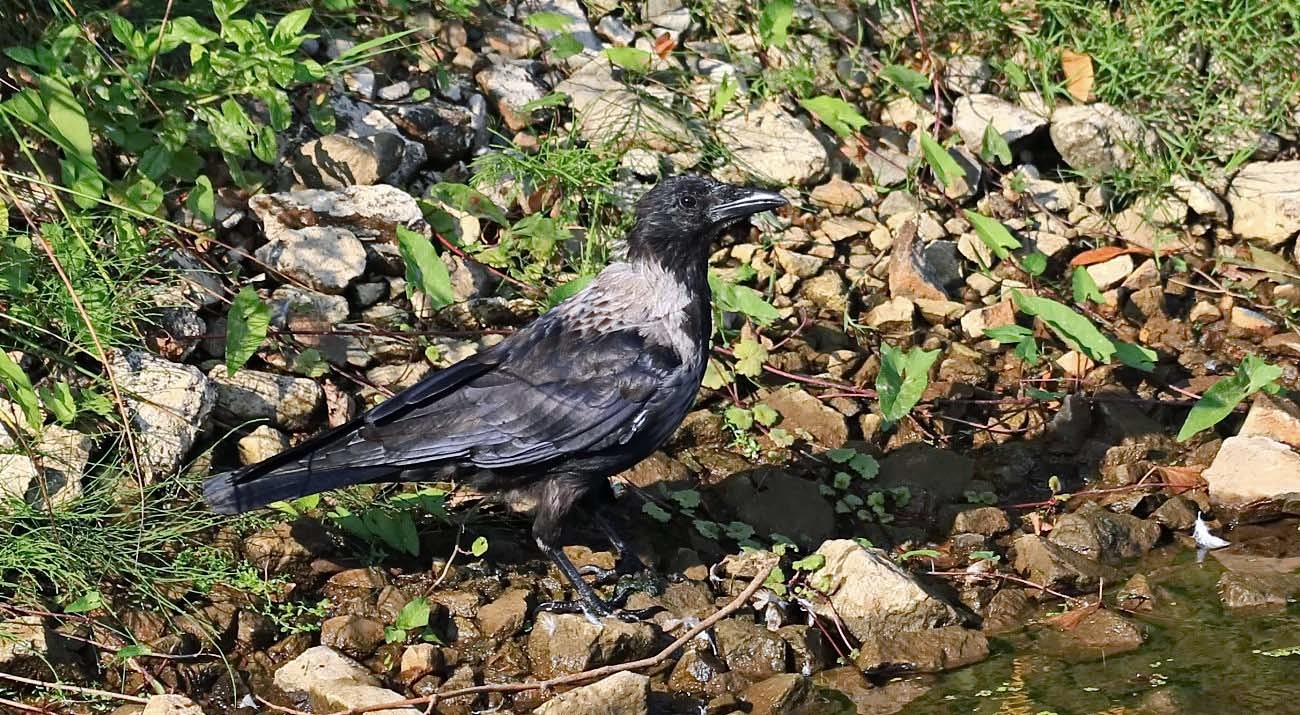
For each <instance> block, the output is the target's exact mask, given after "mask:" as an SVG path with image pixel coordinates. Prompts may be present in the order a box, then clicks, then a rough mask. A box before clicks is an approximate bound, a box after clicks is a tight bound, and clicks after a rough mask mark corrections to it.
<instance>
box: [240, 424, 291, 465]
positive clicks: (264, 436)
mask: <svg viewBox="0 0 1300 715" xmlns="http://www.w3.org/2000/svg"><path fill="white" fill-rule="evenodd" d="M288 448H289V437H288V436H287V435H285V433H283V432H281V431H280V430H278V429H276V428H274V427H272V426H270V425H258V426H257V428H255V429H254V430H253V431H252V432H249V433H248V434H246V435H244V436H243V437H240V438H239V463H240V464H257V463H258V462H260V461H262V460H264V459H269V458H271V457H274V456H275V455H277V454H279V453H281V452H283V451H284V450H286V449H288Z"/></svg>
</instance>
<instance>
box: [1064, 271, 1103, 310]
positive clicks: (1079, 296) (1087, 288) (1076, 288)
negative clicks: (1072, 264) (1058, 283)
mask: <svg viewBox="0 0 1300 715" xmlns="http://www.w3.org/2000/svg"><path fill="white" fill-rule="evenodd" d="M1070 286H1071V288H1072V289H1073V292H1074V302H1075V303H1078V304H1080V305H1083V303H1084V302H1085V301H1089V300H1090V301H1092V302H1093V303H1096V304H1097V305H1101V304H1102V303H1105V302H1106V297H1105V296H1103V295H1102V294H1101V289H1099V288H1098V287H1097V282H1096V281H1094V280H1093V279H1092V274H1091V273H1089V272H1088V271H1087V270H1085V269H1084V268H1083V266H1079V267H1078V268H1075V269H1074V274H1073V275H1072V276H1071V277H1070Z"/></svg>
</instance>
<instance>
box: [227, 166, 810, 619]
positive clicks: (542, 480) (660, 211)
mask: <svg viewBox="0 0 1300 715" xmlns="http://www.w3.org/2000/svg"><path fill="white" fill-rule="evenodd" d="M784 203H785V200H784V199H782V198H781V197H780V195H778V194H774V193H771V192H767V191H757V190H753V189H746V188H742V187H736V186H731V185H727V184H721V183H718V182H716V181H713V180H712V179H708V178H704V177H696V176H678V177H672V178H669V179H665V180H664V181H663V182H661V183H660V184H659V185H658V186H656V187H654V188H653V189H651V190H650V191H649V192H647V193H646V194H645V196H643V197H642V198H641V200H640V201H639V202H637V207H636V222H635V224H634V226H633V228H632V229H631V231H630V232H629V233H628V236H627V244H628V251H627V254H628V257H627V260H626V261H624V262H619V263H614V264H611V265H610V266H608V267H606V268H605V269H604V270H603V271H602V272H601V273H600V274H599V275H597V276H596V277H595V278H594V279H593V280H592V281H591V283H590V284H588V285H587V287H586V288H584V289H583V290H581V291H579V292H578V293H577V294H575V295H573V296H572V297H570V298H569V299H568V300H566V301H564V302H563V303H561V304H559V305H557V306H556V307H555V308H553V309H552V310H550V311H549V312H547V313H546V314H544V315H542V316H541V317H539V318H538V319H537V320H535V321H534V322H532V323H531V324H529V325H528V326H526V327H525V328H523V329H522V330H520V331H519V332H517V333H515V334H514V335H512V336H510V337H509V338H507V339H506V340H504V341H502V342H501V343H499V344H497V345H496V346H494V347H492V348H489V349H487V350H485V351H483V352H481V353H479V354H477V355H475V356H473V357H470V358H468V359H466V360H463V361H461V362H459V363H457V364H455V365H453V366H451V367H449V368H447V369H445V370H442V371H440V372H437V373H435V374H433V375H430V376H429V377H427V378H425V379H423V380H421V381H420V382H419V383H417V384H415V385H414V386H412V387H410V388H408V389H407V390H405V391H403V392H401V393H399V394H397V395H395V396H393V397H392V398H391V399H389V400H387V401H386V402H384V403H382V404H380V405H379V406H377V407H375V408H373V409H371V410H370V411H369V412H367V413H365V414H363V415H361V416H360V417H358V418H357V419H355V420H353V421H351V422H349V423H347V424H345V425H343V426H340V427H337V428H334V429H332V430H330V431H328V432H326V433H324V434H322V435H319V436H317V437H315V438H313V439H311V440H308V441H307V442H305V443H303V444H301V445H298V446H296V447H294V448H292V449H289V450H287V451H285V452H283V453H281V454H278V455H276V456H274V457H272V458H270V459H268V460H266V461H264V462H261V463H259V464H255V465H252V466H250V467H247V468H245V469H243V470H240V471H238V472H232V473H227V474H222V475H217V476H214V477H212V478H210V479H209V480H208V481H207V483H206V484H205V486H204V498H205V500H206V501H207V502H208V504H209V505H210V506H211V507H212V508H213V509H214V510H216V511H219V512H223V513H238V512H242V511H247V510H249V509H254V508H257V507H260V506H264V505H266V504H268V503H271V502H273V501H280V500H285V499H293V498H296V497H300V496H305V495H307V494H314V493H317V492H321V491H326V490H330V489H336V488H339V487H343V486H348V485H351V484H362V483H374V482H386V481H416V480H420V479H429V478H438V479H444V478H461V479H467V480H468V481H470V482H471V483H473V484H475V486H478V487H480V488H486V489H519V488H529V489H532V490H535V493H536V495H537V497H538V508H537V512H536V515H535V518H534V524H533V535H534V537H535V538H536V540H537V542H538V545H539V546H540V547H541V549H542V550H543V551H544V552H545V553H546V554H547V555H548V556H550V557H551V558H552V559H553V560H555V561H556V563H557V565H558V566H560V568H561V571H563V572H564V573H565V575H566V576H568V577H569V578H570V580H573V581H575V583H574V586H575V588H577V589H578V592H579V595H580V596H581V597H582V600H583V601H584V603H585V604H586V605H587V606H588V607H589V609H591V610H595V611H597V612H602V613H604V612H608V608H607V607H606V606H605V604H603V602H601V601H600V600H599V599H596V598H595V594H594V592H592V591H591V589H590V587H589V586H587V585H586V584H585V583H584V582H582V581H581V579H580V578H578V575H577V572H576V570H575V569H574V568H573V566H572V564H571V563H569V562H568V560H567V559H566V558H565V557H564V555H563V552H562V551H560V550H559V543H560V537H561V530H562V526H563V522H564V518H565V516H566V515H567V514H568V513H569V512H570V510H571V509H572V508H573V507H574V506H575V505H577V504H579V503H580V502H585V503H587V504H588V505H595V504H598V503H599V502H600V501H601V500H604V499H608V498H609V496H610V488H609V482H608V481H607V478H608V477H610V476H612V475H613V474H616V473H618V472H620V471H622V470H624V469H627V468H628V467H631V466H632V465H634V464H636V463H637V462H639V461H641V460H642V459H644V458H646V457H647V456H649V455H650V454H651V453H652V452H653V451H654V450H655V449H657V448H658V447H659V446H660V445H661V444H663V442H664V441H665V440H666V439H667V438H668V436H669V435H670V434H671V433H672V432H673V430H675V429H676V428H677V426H678V425H679V424H680V423H681V421H682V419H683V418H684V417H685V415H686V412H687V411H688V410H689V409H690V406H691V403H692V402H693V400H694V398H695V394H696V392H697V391H698V389H699V386H700V381H701V380H702V378H703V375H704V367H705V364H706V362H707V349H708V343H709V337H710V334H711V332H712V326H711V320H710V304H709V300H710V296H709V287H708V280H707V274H706V271H707V259H708V254H709V250H710V242H711V240H712V239H713V238H715V237H716V236H717V235H718V234H719V233H720V232H721V231H722V230H723V229H724V228H726V227H727V226H728V225H730V224H732V223H735V222H737V221H739V220H741V219H743V218H745V217H748V216H749V215H751V214H754V213H757V212H759V211H764V210H768V209H772V208H776V207H778V206H780V205H782V204H784ZM593 599H594V601H593Z"/></svg>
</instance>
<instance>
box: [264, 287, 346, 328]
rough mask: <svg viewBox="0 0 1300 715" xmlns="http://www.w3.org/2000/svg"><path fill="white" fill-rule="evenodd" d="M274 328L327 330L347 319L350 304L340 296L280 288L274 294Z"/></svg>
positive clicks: (272, 306)
mask: <svg viewBox="0 0 1300 715" xmlns="http://www.w3.org/2000/svg"><path fill="white" fill-rule="evenodd" d="M268 305H269V306H270V308H271V325H272V326H274V327H276V328H282V329H283V328H294V327H304V326H316V327H317V328H318V329H321V330H327V329H329V328H331V327H333V326H335V325H338V324H339V323H342V322H343V321H345V320H347V319H348V301H347V299H346V298H343V297H342V296H338V295H327V294H325V293H317V292H316V291H311V290H304V289H302V288H299V287H297V286H289V285H287V286H281V287H279V288H277V289H276V290H275V292H274V293H272V294H271V299H270V300H269V301H268Z"/></svg>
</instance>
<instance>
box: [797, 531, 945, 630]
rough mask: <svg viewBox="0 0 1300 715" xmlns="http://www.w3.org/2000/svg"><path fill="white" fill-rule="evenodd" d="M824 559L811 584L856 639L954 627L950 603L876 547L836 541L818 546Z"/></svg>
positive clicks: (827, 613) (824, 611) (824, 609)
mask: <svg viewBox="0 0 1300 715" xmlns="http://www.w3.org/2000/svg"><path fill="white" fill-rule="evenodd" d="M817 553H819V554H821V555H822V556H824V557H825V558H826V563H825V565H823V566H822V568H821V569H820V570H818V571H816V572H815V573H814V574H813V576H812V578H811V579H810V582H811V583H814V584H819V585H824V586H825V589H824V592H825V593H826V596H827V598H828V599H829V606H830V607H829V608H827V607H825V606H822V607H819V609H818V610H819V613H820V615H822V617H824V618H832V616H831V613H832V612H833V613H834V614H836V615H838V616H839V618H840V619H842V620H843V621H844V624H845V627H846V628H848V630H849V632H850V633H852V634H853V636H854V637H855V638H858V639H859V640H866V639H868V638H874V637H876V636H881V635H886V634H895V633H900V632H913V631H925V630H928V629H931V628H939V627H942V626H951V625H957V624H958V623H959V622H960V617H959V616H958V614H957V611H956V610H955V609H954V608H953V607H952V606H951V605H949V604H948V603H946V602H944V601H942V600H940V599H938V598H936V597H934V596H933V595H931V594H930V593H929V591H927V590H926V589H925V588H923V587H922V586H921V585H920V584H919V583H918V582H917V581H916V579H915V578H913V576H912V575H911V574H909V573H908V572H906V571H904V570H903V569H902V568H900V567H899V566H898V565H897V564H895V563H894V562H893V560H892V559H890V558H889V557H888V556H886V555H885V554H884V552H882V551H880V550H879V549H866V548H863V547H862V546H860V545H859V544H858V543H857V542H855V541H849V540H847V539H840V540H834V541H827V542H826V543H824V544H822V546H821V548H820V549H818V550H817Z"/></svg>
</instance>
